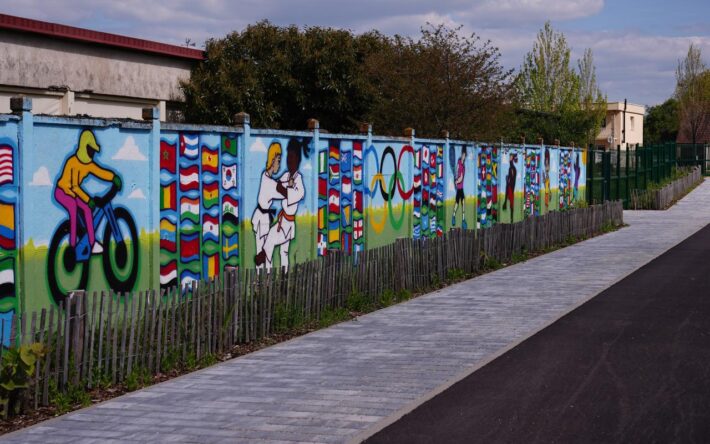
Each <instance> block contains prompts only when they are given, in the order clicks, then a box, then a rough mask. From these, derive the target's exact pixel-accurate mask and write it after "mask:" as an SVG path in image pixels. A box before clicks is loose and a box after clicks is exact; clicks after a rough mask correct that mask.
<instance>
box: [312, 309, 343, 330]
mask: <svg viewBox="0 0 710 444" xmlns="http://www.w3.org/2000/svg"><path fill="white" fill-rule="evenodd" d="M349 317H350V316H349V315H348V311H347V310H346V309H345V308H342V307H341V308H335V309H333V308H330V307H326V308H325V310H323V311H322V312H321V314H320V319H319V320H318V326H319V327H320V328H325V327H329V326H331V325H333V324H337V323H338V322H342V321H344V320H346V319H348V318H349Z"/></svg>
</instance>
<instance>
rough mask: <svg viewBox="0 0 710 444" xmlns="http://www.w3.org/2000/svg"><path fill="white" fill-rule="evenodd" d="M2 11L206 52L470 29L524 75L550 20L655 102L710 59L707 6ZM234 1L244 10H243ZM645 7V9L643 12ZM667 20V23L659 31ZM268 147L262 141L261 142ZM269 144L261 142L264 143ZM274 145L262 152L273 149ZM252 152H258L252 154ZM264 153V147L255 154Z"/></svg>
mask: <svg viewBox="0 0 710 444" xmlns="http://www.w3.org/2000/svg"><path fill="white" fill-rule="evenodd" d="M7 3H8V4H7V5H3V6H4V8H3V13H8V14H14V15H20V16H24V17H30V18H35V19H39V20H48V21H53V22H59V23H63V24H67V25H73V26H79V27H84V28H90V29H97V30H100V31H107V32H113V33H118V34H124V35H130V36H134V37H139V38H145V39H151V40H158V41H163V42H166V43H172V44H177V45H183V44H184V42H185V39H186V38H190V40H191V41H193V42H196V43H197V45H198V46H200V45H201V44H202V42H204V40H205V39H208V38H221V37H223V36H225V35H226V34H227V33H229V32H231V31H234V30H237V31H241V30H243V29H244V28H245V27H246V26H247V25H248V24H250V23H256V22H257V21H259V20H262V19H269V20H270V21H271V22H272V23H274V24H277V25H290V24H296V25H299V26H306V25H318V26H329V27H335V28H346V29H351V30H353V31H355V32H364V31H369V30H371V29H378V30H380V31H382V32H383V33H385V34H388V35H392V34H395V33H397V34H402V35H409V36H416V35H418V34H419V30H420V28H421V27H422V26H423V25H425V24H426V22H431V23H434V24H438V23H445V24H447V25H449V26H458V25H461V26H463V28H462V30H463V31H464V32H466V33H471V32H475V33H476V34H477V35H479V36H480V37H482V38H483V39H484V40H485V39H490V40H491V42H492V44H493V45H494V46H496V47H498V48H500V51H501V59H500V61H501V63H502V64H503V65H504V66H505V67H507V68H514V69H517V68H519V66H520V65H521V63H522V61H523V57H524V55H525V53H526V52H528V51H530V49H531V48H532V45H533V41H534V39H535V34H536V33H537V31H538V30H539V29H540V28H541V27H542V25H543V23H544V22H545V21H546V20H551V21H552V22H553V26H554V27H555V29H560V30H562V31H564V33H565V35H566V37H567V40H568V42H569V44H570V46H571V47H572V49H573V53H572V56H573V59H574V60H573V63H574V61H575V60H576V59H577V58H579V57H580V56H581V54H582V52H583V50H584V48H587V47H589V48H592V50H593V51H594V55H595V59H596V66H597V78H598V81H599V82H600V84H601V85H602V86H603V89H604V91H605V92H606V93H607V94H608V96H609V99H613V100H618V99H622V100H623V98H624V97H627V98H628V99H629V100H630V101H632V102H640V103H642V104H656V103H659V102H661V101H663V100H665V99H666V98H667V97H669V96H670V94H672V92H673V89H674V86H675V78H674V68H675V64H676V63H677V59H678V58H679V57H682V56H683V53H684V52H685V51H687V46H688V43H689V42H690V41H696V42H698V43H699V44H700V46H701V47H702V51H703V53H704V54H705V58H706V60H708V54H710V42H708V39H710V35H709V33H708V27H707V24H706V23H705V22H704V21H703V20H702V17H707V16H708V14H709V13H710V8H709V7H708V6H707V5H708V4H709V3H708V2H695V3H697V4H694V5H693V6H694V7H693V8H676V9H678V10H677V11H676V10H674V11H673V14H670V15H663V14H664V11H665V10H666V9H667V6H664V5H662V4H661V5H660V6H659V5H656V4H654V2H651V3H648V2H642V1H641V0H635V1H630V2H609V1H606V2H605V1H604V0H476V1H469V0H439V1H437V2H431V1H428V0H360V1H358V2H344V1H332V0H309V1H306V2H286V1H284V0H239V1H237V2H235V1H233V0H232V1H229V0H197V1H195V0H165V1H162V2H144V1H143V0H124V1H121V2H116V1H109V0H91V1H90V0H55V1H53V2H46V1H42V0H23V1H15V2H7ZM235 5H236V6H235ZM639 11H642V13H639ZM658 20H662V21H663V23H664V26H663V27H659V26H657V22H658ZM262 144H263V142H262ZM259 148H261V146H259ZM265 148H266V147H263V149H264V150H265ZM250 151H254V150H250ZM257 151H258V150H257Z"/></svg>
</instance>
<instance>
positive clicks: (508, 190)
mask: <svg viewBox="0 0 710 444" xmlns="http://www.w3.org/2000/svg"><path fill="white" fill-rule="evenodd" d="M503 156H504V162H503V163H504V164H507V166H508V172H507V174H506V175H505V199H504V200H503V210H507V206H508V205H510V210H509V211H510V223H511V224H512V223H513V220H514V217H515V208H516V207H515V188H516V183H517V181H518V169H517V167H516V166H515V164H516V163H518V151H517V150H516V149H515V148H507V149H505V150H504V154H503ZM506 159H507V160H508V161H507V162H505V160H506ZM501 172H502V171H501Z"/></svg>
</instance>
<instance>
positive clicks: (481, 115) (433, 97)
mask: <svg viewBox="0 0 710 444" xmlns="http://www.w3.org/2000/svg"><path fill="white" fill-rule="evenodd" d="M367 73H368V77H369V78H370V80H371V82H372V85H373V87H374V90H375V91H376V92H377V94H376V100H375V101H374V102H373V104H372V107H371V109H370V112H369V113H368V117H369V120H370V121H372V122H374V124H375V127H376V128H377V131H378V132H384V133H386V134H394V135H401V132H402V129H403V128H405V127H413V128H415V129H416V131H417V134H418V135H421V136H429V137H436V136H439V134H440V132H441V131H442V130H448V131H449V132H450V135H451V136H452V137H456V138H495V139H497V138H498V137H500V136H501V134H503V132H504V130H503V125H505V124H506V123H507V122H508V121H509V120H510V119H507V118H506V117H505V113H506V111H507V110H508V109H509V108H510V107H509V102H510V92H511V75H512V71H511V70H506V69H505V68H503V66H502V65H501V63H500V52H499V50H498V48H496V47H495V46H493V45H492V44H491V42H490V41H482V40H481V39H480V37H478V36H476V35H475V34H471V35H468V36H467V35H464V34H463V33H462V32H461V27H458V28H449V27H446V26H445V25H438V26H433V25H431V24H428V26H427V27H424V28H422V30H421V35H420V37H419V38H418V39H416V40H415V39H412V38H409V37H402V36H395V37H393V38H390V39H388V45H386V46H385V47H384V49H383V50H382V51H379V52H372V53H371V55H370V57H369V58H368V61H367Z"/></svg>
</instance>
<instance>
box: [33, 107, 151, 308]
mask: <svg viewBox="0 0 710 444" xmlns="http://www.w3.org/2000/svg"><path fill="white" fill-rule="evenodd" d="M58 122H59V120H58ZM149 136H150V131H149V130H148V129H146V130H139V129H131V130H128V129H122V128H118V127H116V126H108V127H100V126H98V127H91V126H78V125H67V124H60V123H57V124H53V123H46V124H45V123H43V124H35V127H34V138H33V140H34V146H33V147H29V148H28V149H27V150H26V151H25V153H24V156H23V161H22V163H23V169H24V170H25V171H27V174H25V175H24V176H23V186H24V196H23V199H24V202H27V203H28V206H27V211H28V212H29V214H32V213H34V212H41V213H42V217H41V218H36V217H29V218H27V220H26V222H25V224H24V227H23V228H24V241H25V245H24V246H23V248H24V249H25V253H26V254H25V259H26V263H25V264H24V266H25V267H28V269H31V270H32V271H33V273H38V275H41V276H46V279H45V280H41V279H33V280H31V281H28V282H27V285H26V286H25V287H26V290H27V294H31V295H32V297H31V298H28V299H27V308H28V309H30V310H32V309H39V308H42V307H46V306H47V305H48V304H50V303H52V302H54V303H59V302H61V301H63V300H64V298H65V297H66V295H67V293H68V292H69V291H72V290H79V289H86V290H93V289H97V290H103V289H109V288H110V289H113V290H114V291H116V292H126V291H133V290H135V289H137V288H139V287H141V288H147V287H149V286H150V285H151V284H152V282H153V280H152V277H151V276H149V274H148V273H144V274H142V273H141V268H142V267H141V264H146V265H147V264H148V263H150V259H149V255H150V250H151V245H152V242H153V239H154V238H153V237H152V236H153V235H152V229H151V227H149V226H148V220H149V213H150V211H151V205H153V202H152V201H151V202H150V203H149V202H148V197H147V196H146V194H145V192H146V191H147V190H149V189H150V186H149V181H150V175H149V174H146V172H147V170H148V156H149V154H150V150H149V143H150V137H149Z"/></svg>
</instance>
